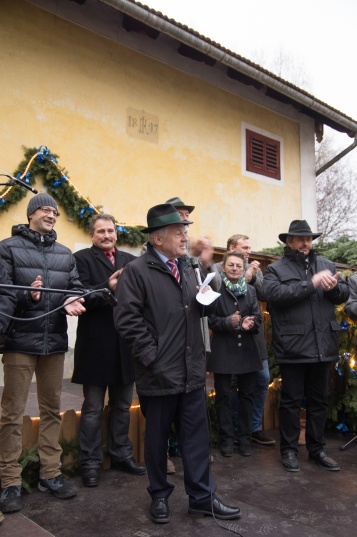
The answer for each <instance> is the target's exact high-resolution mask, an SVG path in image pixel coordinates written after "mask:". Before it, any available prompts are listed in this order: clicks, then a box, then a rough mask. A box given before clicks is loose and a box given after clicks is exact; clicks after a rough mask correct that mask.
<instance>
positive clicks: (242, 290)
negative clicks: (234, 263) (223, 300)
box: [221, 272, 247, 296]
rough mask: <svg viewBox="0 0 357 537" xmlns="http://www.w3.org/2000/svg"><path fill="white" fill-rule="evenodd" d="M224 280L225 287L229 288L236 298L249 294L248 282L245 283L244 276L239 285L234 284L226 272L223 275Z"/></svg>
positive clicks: (238, 282)
mask: <svg viewBox="0 0 357 537" xmlns="http://www.w3.org/2000/svg"><path fill="white" fill-rule="evenodd" d="M221 276H222V280H223V283H224V285H225V286H226V287H227V289H228V290H229V291H231V293H233V294H234V296H242V295H246V294H247V282H246V281H245V278H244V276H241V277H240V278H239V280H238V281H237V283H232V282H230V281H229V280H228V278H227V275H226V273H225V272H222V273H221Z"/></svg>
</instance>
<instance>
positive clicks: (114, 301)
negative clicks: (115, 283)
mask: <svg viewBox="0 0 357 537" xmlns="http://www.w3.org/2000/svg"><path fill="white" fill-rule="evenodd" d="M102 295H103V298H105V300H107V301H108V302H109V304H110V305H111V306H117V305H118V301H117V299H116V298H115V296H114V295H112V293H111V292H110V291H109V289H103V290H102Z"/></svg>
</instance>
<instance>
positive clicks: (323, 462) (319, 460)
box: [309, 451, 340, 472]
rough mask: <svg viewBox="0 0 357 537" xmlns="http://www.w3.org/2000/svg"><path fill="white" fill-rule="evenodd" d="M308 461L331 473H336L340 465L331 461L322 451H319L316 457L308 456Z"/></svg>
mask: <svg viewBox="0 0 357 537" xmlns="http://www.w3.org/2000/svg"><path fill="white" fill-rule="evenodd" d="M309 459H311V460H313V461H315V462H316V464H318V465H319V466H321V468H325V469H326V470H330V471H331V472H337V471H338V470H339V469H340V465H339V464H338V463H337V462H336V461H334V460H333V459H331V457H329V456H328V455H327V454H326V453H325V452H324V451H320V453H317V455H309Z"/></svg>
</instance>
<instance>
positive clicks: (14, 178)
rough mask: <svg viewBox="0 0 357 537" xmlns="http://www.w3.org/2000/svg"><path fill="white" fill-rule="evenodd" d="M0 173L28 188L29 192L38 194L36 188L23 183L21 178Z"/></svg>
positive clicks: (16, 183)
mask: <svg viewBox="0 0 357 537" xmlns="http://www.w3.org/2000/svg"><path fill="white" fill-rule="evenodd" d="M1 175H3V176H4V177H8V178H9V179H11V181H13V182H14V183H15V185H19V186H23V187H24V188H27V190H30V192H33V193H34V194H38V190H36V189H35V188H32V186H30V185H28V184H27V183H24V182H23V181H21V179H18V178H17V177H13V176H12V175H9V174H7V173H2V174H1Z"/></svg>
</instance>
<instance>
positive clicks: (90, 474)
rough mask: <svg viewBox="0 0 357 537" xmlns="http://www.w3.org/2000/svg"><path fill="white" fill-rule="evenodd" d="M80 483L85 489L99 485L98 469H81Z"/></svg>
mask: <svg viewBox="0 0 357 537" xmlns="http://www.w3.org/2000/svg"><path fill="white" fill-rule="evenodd" d="M82 483H83V485H84V486H85V487H96V486H97V485H98V483H99V470H98V468H82Z"/></svg>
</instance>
